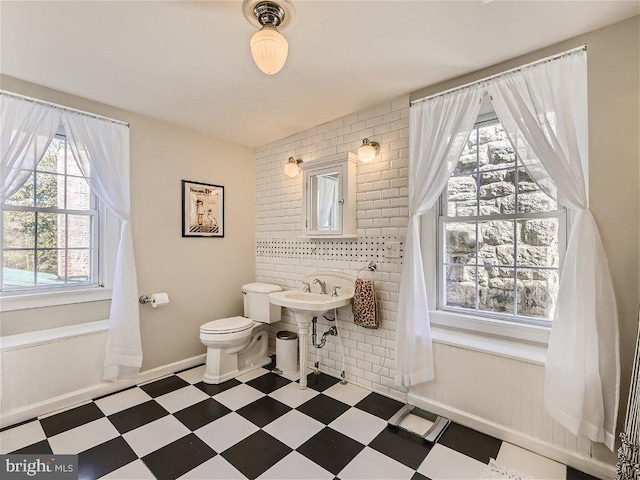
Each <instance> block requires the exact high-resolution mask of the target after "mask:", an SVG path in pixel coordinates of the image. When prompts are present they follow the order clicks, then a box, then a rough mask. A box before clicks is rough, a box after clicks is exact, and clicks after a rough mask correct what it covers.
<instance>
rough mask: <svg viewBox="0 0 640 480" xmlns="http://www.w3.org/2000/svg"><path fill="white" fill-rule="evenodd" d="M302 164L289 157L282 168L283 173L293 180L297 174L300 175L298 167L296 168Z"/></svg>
mask: <svg viewBox="0 0 640 480" xmlns="http://www.w3.org/2000/svg"><path fill="white" fill-rule="evenodd" d="M301 163H302V160H300V159H298V160H296V159H295V158H293V157H289V161H288V162H287V164H286V165H285V166H284V173H285V175H287V176H289V177H291V178H293V177H295V176H296V175H298V173H300V167H299V166H298V165H299V164H301Z"/></svg>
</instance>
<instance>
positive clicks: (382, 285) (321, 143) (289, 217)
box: [256, 96, 409, 396]
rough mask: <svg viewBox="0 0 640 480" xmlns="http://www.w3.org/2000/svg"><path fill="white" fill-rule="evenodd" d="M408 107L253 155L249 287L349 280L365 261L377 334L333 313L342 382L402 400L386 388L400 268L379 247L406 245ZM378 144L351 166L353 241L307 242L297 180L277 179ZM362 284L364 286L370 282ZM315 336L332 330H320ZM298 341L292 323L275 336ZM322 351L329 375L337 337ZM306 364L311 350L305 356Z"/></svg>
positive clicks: (361, 116) (380, 108)
mask: <svg viewBox="0 0 640 480" xmlns="http://www.w3.org/2000/svg"><path fill="white" fill-rule="evenodd" d="M408 116H409V97H408V96H404V97H401V98H398V99H396V100H393V101H389V102H385V103H383V104H381V105H377V106H376V107H373V108H370V109H368V110H366V111H363V112H359V113H355V114H353V115H349V116H347V117H344V118H340V119H337V120H334V121H332V122H328V123H325V124H323V125H320V126H318V127H315V128H312V129H311V130H307V131H305V132H302V133H299V134H297V135H294V136H292V137H288V138H286V139H284V140H280V141H278V142H274V143H272V144H269V145H267V146H265V147H262V148H259V149H258V150H257V153H256V198H257V202H256V221H257V227H256V228H257V231H256V235H257V239H256V241H257V250H256V278H257V279H258V280H259V281H264V282H269V283H275V284H278V285H281V286H283V287H286V288H299V287H300V286H301V283H300V282H301V280H302V276H303V275H305V274H307V273H311V272H313V271H316V270H322V269H330V270H335V271H341V272H343V273H348V274H351V275H357V273H358V270H359V269H361V268H362V267H364V266H365V265H367V264H368V263H369V262H370V261H373V262H375V263H376V264H377V265H378V271H377V272H376V273H375V274H374V276H373V277H374V278H375V280H376V287H377V297H378V305H379V308H380V320H381V328H380V329H378V330H370V329H365V328H363V327H357V326H355V325H354V324H353V323H352V320H353V316H352V314H351V308H350V307H345V308H342V309H340V310H339V313H338V315H339V318H340V319H342V320H339V321H338V328H339V329H340V332H341V336H342V338H343V342H344V351H345V357H346V358H345V363H346V371H347V377H348V378H349V379H351V380H352V381H356V382H357V383H359V384H361V385H365V386H368V387H371V388H375V389H377V390H380V391H383V392H385V393H388V394H391V395H395V396H403V394H404V391H403V390H398V389H397V388H396V387H394V386H393V379H392V376H393V368H394V363H393V358H394V343H395V330H396V312H397V305H398V304H397V302H398V285H399V282H400V271H401V267H402V265H401V259H387V258H385V257H384V245H385V243H386V242H388V241H390V240H392V241H400V242H404V238H405V233H406V217H407V215H408V174H407V165H408V135H409V128H408V127H409V118H408ZM365 137H369V138H371V139H372V140H376V141H378V142H379V143H380V155H379V156H378V157H377V158H376V161H375V162H373V163H371V164H368V165H364V164H362V163H360V162H358V166H357V177H356V180H357V189H356V204H357V207H356V208H357V225H356V227H357V234H358V238H357V239H356V240H339V239H336V240H308V239H301V238H300V236H301V235H302V175H298V176H297V177H295V178H289V177H287V176H286V175H285V174H284V165H285V163H286V160H287V159H288V158H289V157H290V156H293V157H295V158H301V159H302V160H303V161H309V160H313V159H316V158H320V157H323V156H326V155H332V154H335V153H339V152H347V151H352V152H353V151H356V150H357V148H358V146H359V145H361V143H362V139H363V138H365ZM362 276H363V277H366V278H370V276H371V274H370V273H368V272H363V273H362ZM320 324H321V327H320V332H324V331H325V330H327V328H328V326H329V322H326V321H324V320H321V321H320ZM285 328H286V329H287V330H291V331H297V328H296V324H295V321H294V319H293V317H292V316H291V314H290V313H289V312H288V311H286V310H284V309H283V321H282V322H281V323H279V324H276V325H273V326H270V330H271V331H272V332H275V331H278V330H281V329H285ZM327 338H328V341H327V345H326V346H325V347H324V348H323V349H322V350H321V351H320V356H321V358H322V360H321V364H322V365H323V367H324V368H325V369H328V370H329V371H330V372H331V373H333V374H335V375H339V374H340V372H341V371H342V356H341V354H340V348H339V346H338V344H337V340H338V339H337V337H327ZM311 356H312V357H314V356H315V349H314V348H311Z"/></svg>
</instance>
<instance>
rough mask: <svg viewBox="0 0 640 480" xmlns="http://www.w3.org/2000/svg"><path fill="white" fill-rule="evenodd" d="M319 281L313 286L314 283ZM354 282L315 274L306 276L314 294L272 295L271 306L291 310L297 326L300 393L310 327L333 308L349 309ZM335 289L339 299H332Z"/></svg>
mask: <svg viewBox="0 0 640 480" xmlns="http://www.w3.org/2000/svg"><path fill="white" fill-rule="evenodd" d="M316 279H317V280H318V281H317V282H316V283H313V282H314V280H316ZM355 280H356V279H355V278H354V277H352V276H351V275H345V274H343V273H338V272H315V273H310V274H308V275H305V276H304V282H306V283H308V284H309V286H310V288H311V293H307V292H305V291H304V290H286V291H284V292H274V293H270V294H269V302H271V303H272V304H274V305H279V306H281V307H284V308H288V309H289V310H291V311H292V312H293V315H294V317H295V319H296V323H297V324H298V335H299V336H300V343H299V345H300V389H302V390H304V389H305V388H307V349H308V343H309V327H310V326H311V322H312V320H313V317H319V316H321V315H323V314H325V313H327V312H328V311H329V310H333V309H334V308H340V307H344V306H345V305H349V304H350V303H351V301H352V300H353V289H354V284H355ZM321 283H324V284H325V289H326V291H327V294H321V293H320V284H321ZM334 287H336V288H337V293H339V295H338V296H336V297H333V296H331V292H332V291H333V289H334Z"/></svg>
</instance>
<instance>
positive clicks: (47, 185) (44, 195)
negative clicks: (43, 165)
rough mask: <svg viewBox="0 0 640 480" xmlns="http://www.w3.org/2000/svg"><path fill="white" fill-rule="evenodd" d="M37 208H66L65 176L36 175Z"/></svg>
mask: <svg viewBox="0 0 640 480" xmlns="http://www.w3.org/2000/svg"><path fill="white" fill-rule="evenodd" d="M36 206H37V207H57V208H64V176H63V175H55V174H52V173H36Z"/></svg>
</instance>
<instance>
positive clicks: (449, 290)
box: [445, 266, 476, 309]
mask: <svg viewBox="0 0 640 480" xmlns="http://www.w3.org/2000/svg"><path fill="white" fill-rule="evenodd" d="M445 302H446V305H447V306H449V307H462V308H471V309H475V308H476V267H474V266H465V267H458V266H447V267H446V271H445Z"/></svg>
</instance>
